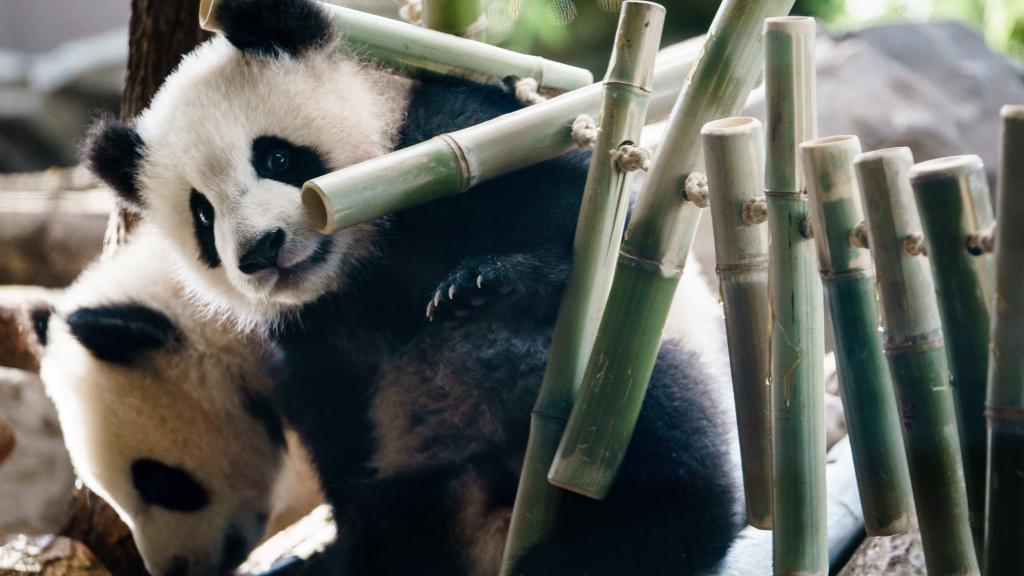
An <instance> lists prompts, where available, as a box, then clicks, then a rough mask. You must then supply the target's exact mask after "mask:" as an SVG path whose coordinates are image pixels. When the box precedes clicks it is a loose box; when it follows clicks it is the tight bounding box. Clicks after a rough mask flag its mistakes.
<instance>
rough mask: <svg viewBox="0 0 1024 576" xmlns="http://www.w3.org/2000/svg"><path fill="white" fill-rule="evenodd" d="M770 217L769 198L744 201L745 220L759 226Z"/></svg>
mask: <svg viewBox="0 0 1024 576" xmlns="http://www.w3.org/2000/svg"><path fill="white" fill-rule="evenodd" d="M767 219H768V200H766V199H765V198H764V197H761V198H751V199H750V200H747V201H746V202H744V203H743V221H744V222H746V223H747V224H750V225H751V226H757V225H758V224H761V223H762V222H764V221H765V220H767Z"/></svg>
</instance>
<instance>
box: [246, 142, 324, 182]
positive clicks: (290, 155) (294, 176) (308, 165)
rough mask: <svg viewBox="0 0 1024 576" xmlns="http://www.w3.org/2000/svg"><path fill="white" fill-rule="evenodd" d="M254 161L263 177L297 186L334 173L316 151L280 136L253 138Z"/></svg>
mask: <svg viewBox="0 0 1024 576" xmlns="http://www.w3.org/2000/svg"><path fill="white" fill-rule="evenodd" d="M251 162H252V167H253V170H255V171H256V175H257V176H259V177H260V178H266V179H268V180H276V181H278V182H282V183H284V184H288V185H289V186H295V187H296V188H301V187H302V184H303V182H305V181H306V180H309V179H311V178H316V177H317V176H323V175H324V174H326V173H328V172H330V168H328V167H327V164H326V163H325V162H324V160H323V158H321V156H320V154H319V153H318V152H317V151H316V150H314V149H312V148H309V147H308V146H299V145H297V144H292V143H291V142H289V141H287V140H285V139H284V138H279V137H277V136H260V137H258V138H256V139H255V140H253V141H252V159H251Z"/></svg>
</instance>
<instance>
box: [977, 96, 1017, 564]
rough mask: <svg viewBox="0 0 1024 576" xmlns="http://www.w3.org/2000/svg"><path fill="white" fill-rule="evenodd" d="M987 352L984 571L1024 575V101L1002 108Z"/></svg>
mask: <svg viewBox="0 0 1024 576" xmlns="http://www.w3.org/2000/svg"><path fill="white" fill-rule="evenodd" d="M1002 117H1003V130H1002V132H1003V133H1002V148H1001V150H1000V163H999V188H998V200H997V201H998V202H999V210H998V212H997V213H998V214H999V221H998V224H997V230H998V234H996V242H995V244H996V246H995V260H996V263H995V273H996V281H995V297H994V300H993V302H994V304H993V310H994V314H992V348H991V350H992V356H991V358H990V359H989V373H988V374H989V379H988V410H987V411H986V415H987V416H988V428H989V432H988V498H987V502H986V515H985V520H986V526H985V562H984V564H985V574H986V576H1015V575H1017V574H1024V546H1021V541H1020V521H1021V518H1024V325H1022V323H1024V298H1022V295H1024V258H1021V254H1024V227H1022V226H1021V222H1024V202H1022V201H1021V192H1024V162H1021V158H1024V106H1004V107H1003V109H1002Z"/></svg>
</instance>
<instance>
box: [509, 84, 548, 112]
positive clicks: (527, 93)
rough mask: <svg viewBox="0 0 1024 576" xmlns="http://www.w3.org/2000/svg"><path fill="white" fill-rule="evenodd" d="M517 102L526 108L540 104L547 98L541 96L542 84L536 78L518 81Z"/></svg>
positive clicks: (516, 85)
mask: <svg viewBox="0 0 1024 576" xmlns="http://www.w3.org/2000/svg"><path fill="white" fill-rule="evenodd" d="M515 87H516V100H519V102H520V103H522V104H523V105H525V106H530V105H532V104H539V103H540V102H544V101H545V100H547V98H545V97H543V96H541V95H540V92H539V90H540V82H537V79H536V78H520V79H518V80H516V84H515Z"/></svg>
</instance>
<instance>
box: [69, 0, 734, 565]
mask: <svg viewBox="0 0 1024 576" xmlns="http://www.w3.org/2000/svg"><path fill="white" fill-rule="evenodd" d="M217 10H218V12H217V14H216V15H215V19H216V20H217V21H218V22H219V23H220V25H221V27H222V28H223V30H224V31H225V37H218V38H214V39H212V40H210V41H209V42H207V43H205V44H203V45H202V46H200V47H199V48H197V49H196V50H195V51H194V52H192V53H191V54H189V55H188V56H186V57H185V58H184V59H183V61H182V63H181V64H180V66H179V67H178V69H177V70H176V71H175V72H174V73H173V74H172V75H171V76H170V77H168V78H167V80H166V82H165V84H164V86H163V87H162V88H161V89H160V91H159V93H158V94H157V95H156V96H155V97H154V99H153V102H152V103H151V105H150V107H149V108H148V109H147V110H146V111H144V112H143V113H142V114H141V115H140V116H139V117H138V118H137V119H136V120H135V121H134V122H132V123H127V124H125V123H119V122H115V121H109V120H108V121H104V122H101V123H99V124H97V125H96V126H95V127H94V129H93V131H92V133H91V136H90V139H89V141H88V143H87V146H86V158H87V161H88V163H89V165H90V166H91V168H92V170H93V171H94V172H95V173H96V174H97V175H99V176H100V177H101V178H103V179H104V180H106V182H107V183H108V184H109V185H110V186H111V187H112V188H114V190H115V191H116V192H117V193H118V195H119V197H120V199H121V201H122V203H123V204H124V205H125V206H128V207H130V208H131V209H134V210H136V211H138V212H140V213H142V214H144V215H145V216H146V218H148V219H150V220H151V221H152V222H153V223H154V224H155V225H156V226H157V227H158V228H160V229H161V231H162V232H163V233H164V236H165V238H166V240H167V241H168V250H167V252H168V253H169V254H172V255H173V258H174V260H175V263H176V268H177V275H178V278H179V280H180V281H181V283H182V284H183V285H184V286H185V288H186V289H187V290H188V291H189V293H190V295H191V296H192V297H193V298H194V299H195V300H197V301H198V302H199V303H200V304H201V305H203V306H205V307H207V308H208V309H209V310H210V311H211V312H212V313H217V314H223V315H224V316H225V317H227V318H230V319H232V320H233V321H234V322H236V323H237V324H238V325H239V326H241V327H243V328H256V329H262V330H263V331H264V332H265V333H266V334H269V335H270V337H271V338H272V340H273V341H274V343H275V344H276V345H277V346H278V347H279V349H280V350H281V354H282V372H283V374H284V375H283V376H282V377H281V379H280V380H279V381H278V382H277V383H276V384H275V387H274V394H273V397H274V401H275V404H276V406H277V407H278V408H279V409H280V410H281V411H282V413H283V414H284V415H285V417H286V418H287V419H288V420H289V421H290V423H291V424H292V425H293V426H294V427H295V428H296V429H297V430H298V432H299V434H300V436H301V438H302V441H303V442H304V443H305V445H306V446H307V448H308V449H309V450H310V452H311V454H312V457H313V460H314V463H315V465H316V468H317V470H318V472H319V475H320V480H321V483H322V485H323V488H324V491H325V495H326V497H327V500H328V501H329V502H330V503H331V504H332V505H333V507H334V508H335V512H336V517H337V518H338V520H339V522H340V523H341V525H342V526H341V527H342V530H343V532H344V534H345V536H344V537H343V538H342V539H341V541H342V544H343V545H344V546H345V550H344V551H343V552H342V553H339V554H338V555H337V557H338V559H339V560H338V561H339V566H338V568H337V572H339V573H343V574H350V573H351V574H372V575H390V574H395V575H398V574H402V575H405V574H419V575H434V574H437V575H440V574H444V575H460V574H463V575H470V574H472V575H477V574H479V575H485V574H486V575H493V574H496V573H497V570H498V563H499V560H500V557H501V552H502V544H503V542H504V536H505V534H506V532H507V527H508V526H507V524H508V518H509V511H510V509H511V506H512V504H513V500H514V497H515V491H516V485H517V482H518V479H519V474H520V469H521V467H522V460H523V453H524V451H525V447H526V442H527V436H528V429H529V417H530V410H531V407H532V405H533V402H534V400H535V399H536V395H537V390H538V388H539V386H540V382H541V379H542V376H543V370H544V364H545V362H546V360H547V349H548V345H549V342H550V335H551V329H552V326H553V324H554V320H555V315H556V312H557V308H558V304H559V301H560V298H561V294H562V292H563V290H564V287H565V284H566V281H567V279H568V274H569V271H570V269H571V264H572V242H573V234H574V229H575V225H576V219H577V215H578V212H579V205H580V200H581V194H582V190H583V184H584V181H585V178H586V171H587V161H588V157H587V155H586V154H585V153H582V152H576V153H572V154H567V155H565V156H563V157H560V158H557V159H554V160H551V161H548V162H545V163H542V164H538V165H536V166H531V167H528V168H524V169H522V170H519V171H518V172H515V173H512V174H509V175H507V176H504V177H502V178H498V179H495V180H492V181H490V182H486V183H484V184H481V185H479V186H477V187H476V188H474V189H472V190H470V191H468V192H466V193H464V194H461V195H458V196H455V197H451V198H446V199H443V200H438V201H435V202H431V203H428V204H426V205H423V206H420V207H417V208H413V209H409V210H406V211H403V212H401V213H397V214H392V215H389V216H387V217H384V218H381V219H379V220H377V221H374V222H370V223H367V224H364V225H360V226H356V227H353V228H350V229H347V230H342V231H339V232H337V233H335V234H333V235H331V236H320V235H317V234H316V233H315V232H314V231H313V229H312V227H311V226H310V224H309V223H308V222H307V220H306V217H305V212H304V209H303V206H302V202H301V198H300V187H301V185H302V183H303V182H304V181H305V180H307V179H309V178H312V177H315V176H318V175H320V174H323V173H326V172H328V171H330V170H336V169H339V168H342V167H344V166H347V165H350V164H353V163H356V162H360V161H362V160H365V159H368V158H371V157H374V156H377V155H380V154H383V153H386V152H388V151H390V150H393V149H396V148H401V147H405V146H409V145H412V144H415V143H418V142H421V141H423V140H425V139H428V138H430V137H433V136H436V135H438V134H441V133H445V132H450V131H453V130H457V129H460V128H463V127H466V126H470V125H473V124H477V123H480V122H482V121H485V120H487V119H490V118H493V117H496V116H499V115H502V114H505V113H508V112H511V111H514V110H516V109H518V108H519V107H520V106H519V104H518V103H517V101H516V100H515V98H514V97H513V96H512V95H510V94H509V93H508V92H507V91H505V90H503V89H501V88H498V87H487V86H478V85H471V84H467V83H464V82H459V81H454V80H431V81H422V82H418V83H412V82H410V81H408V80H405V79H401V78H398V77H396V76H393V75H391V74H389V73H387V71H385V70H381V69H379V68H376V67H374V66H372V65H370V64H368V63H365V62H361V61H360V60H359V59H358V57H357V55H353V54H348V53H346V52H345V51H344V50H343V49H338V48H337V47H336V46H337V43H336V38H335V37H334V28H333V26H332V25H331V23H330V21H329V19H328V17H327V15H326V14H325V12H324V11H323V9H322V8H320V7H319V5H318V4H317V3H315V2H311V1H309V0H284V1H280V2H270V1H259V0H235V1H229V2H224V3H221V4H220V5H219V7H218V9H217ZM511 144H513V145H515V143H511ZM684 298H688V299H690V300H692V301H693V303H694V304H696V303H697V302H703V303H704V304H706V306H705V307H704V309H703V310H700V312H702V313H703V314H701V315H698V316H688V317H686V318H685V322H687V323H692V324H693V327H694V328H695V329H696V330H704V329H706V326H707V325H708V324H709V323H713V322H715V321H716V320H717V319H716V318H715V316H716V314H718V312H717V307H716V305H715V303H714V301H713V299H711V298H708V299H706V300H701V299H697V298H693V297H692V295H691V294H686V295H684ZM696 308H697V307H696V306H691V307H690V310H691V311H693V310H695V309H696ZM424 311H427V313H428V314H427V315H425V314H424ZM427 316H430V317H429V318H428V317H427ZM709 318H710V319H709ZM431 320H433V321H431ZM706 360H707V358H706V357H705V356H704V355H702V354H701V353H700V352H699V350H698V349H697V348H696V347H695V346H694V345H693V344H692V342H690V341H688V340H685V339H683V340H668V341H666V342H665V344H664V345H663V347H662V351H661V353H660V355H659V358H658V362H657V365H656V367H655V370H654V375H653V377H652V380H651V383H650V389H649V393H648V397H647V399H646V402H645V404H644V408H643V411H642V413H641V416H640V421H639V423H638V425H637V429H636V434H635V438H634V441H633V443H632V444H631V446H630V448H629V450H628V452H627V455H626V461H625V463H624V465H623V467H622V471H621V473H620V474H619V477H618V479H617V480H616V483H615V485H614V487H613V488H612V491H611V493H610V495H609V496H608V498H607V499H606V500H604V501H601V502H598V501H593V500H589V499H585V498H582V497H579V498H576V497H571V498H569V499H568V502H567V503H566V505H565V510H564V514H563V517H564V518H565V522H564V525H563V526H561V527H559V530H558V531H557V535H556V536H555V537H554V538H553V539H552V541H550V542H548V543H546V544H543V545H540V546H537V547H535V548H534V549H531V550H529V551H527V552H526V553H525V554H524V555H523V556H522V557H521V558H518V559H516V568H515V571H514V573H515V574H522V575H529V576H535V575H552V576H554V575H558V576H566V575H583V574H588V575H591V576H598V575H605V574H608V575H612V574H624V573H627V572H632V571H637V570H640V571H641V572H643V573H645V574H673V575H677V576H678V575H680V574H692V573H696V572H698V571H700V570H702V569H704V568H707V567H709V566H711V565H712V564H714V563H715V562H716V561H717V560H718V559H719V558H721V556H722V555H723V554H724V552H725V550H726V548H727V547H728V545H729V543H730V542H731V541H732V539H733V538H734V536H735V533H736V530H737V518H736V515H735V514H734V513H733V512H734V510H736V500H737V498H738V495H737V489H736V483H735V474H733V473H732V471H733V470H734V468H735V465H734V464H733V462H732V460H730V458H729V451H730V441H729V440H728V438H729V437H730V434H729V433H728V431H727V427H726V426H725V424H724V421H723V418H722V407H721V406H720V405H718V404H717V403H716V398H718V397H720V396H721V395H722V394H721V391H722V390H725V389H728V381H727V380H724V381H723V379H722V377H721V374H723V373H724V372H714V371H710V370H709V369H708V368H707V365H706V364H707V362H706Z"/></svg>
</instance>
